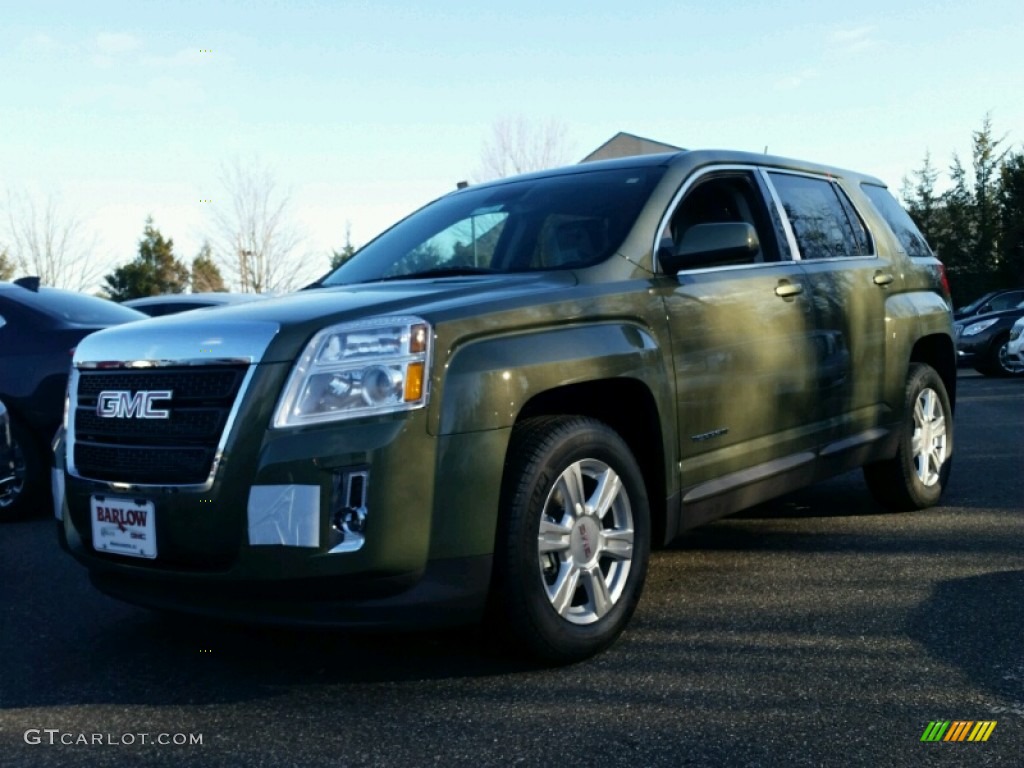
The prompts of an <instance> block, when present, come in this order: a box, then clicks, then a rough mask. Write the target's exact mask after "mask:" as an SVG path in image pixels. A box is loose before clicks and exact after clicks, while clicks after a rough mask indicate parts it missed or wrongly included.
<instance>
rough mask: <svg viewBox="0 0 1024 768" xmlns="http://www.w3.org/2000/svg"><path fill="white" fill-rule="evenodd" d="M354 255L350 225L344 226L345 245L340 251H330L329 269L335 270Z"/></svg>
mask: <svg viewBox="0 0 1024 768" xmlns="http://www.w3.org/2000/svg"><path fill="white" fill-rule="evenodd" d="M355 253H356V247H355V246H354V245H352V225H351V224H349V223H347V222H346V224H345V245H343V246H342V248H341V250H340V251H331V269H337V268H338V267H340V266H341V265H342V264H344V263H345V262H346V261H348V260H349V259H351V258H352V257H353V256H354V255H355Z"/></svg>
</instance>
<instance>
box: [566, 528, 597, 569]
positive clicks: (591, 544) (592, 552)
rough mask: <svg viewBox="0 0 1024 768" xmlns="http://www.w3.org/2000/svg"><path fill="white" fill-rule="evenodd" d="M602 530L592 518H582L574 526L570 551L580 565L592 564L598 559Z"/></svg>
mask: <svg viewBox="0 0 1024 768" xmlns="http://www.w3.org/2000/svg"><path fill="white" fill-rule="evenodd" d="M600 538H601V529H600V528H599V527H598V525H597V522H596V521H595V520H594V519H593V518H592V517H580V518H577V519H576V522H575V523H573V526H572V536H571V537H570V545H569V546H570V549H571V550H572V558H573V560H575V561H576V563H577V564H578V565H583V564H586V563H589V562H591V561H592V560H594V559H595V558H596V557H597V552H598V542H599V540H600Z"/></svg>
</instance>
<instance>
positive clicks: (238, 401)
mask: <svg viewBox="0 0 1024 768" xmlns="http://www.w3.org/2000/svg"><path fill="white" fill-rule="evenodd" d="M145 362H155V361H145ZM161 362H163V363H165V364H166V365H168V366H170V365H176V364H178V363H175V362H174V361H161ZM236 362H238V361H236ZM244 362H247V361H244ZM191 364H192V365H197V363H195V362H193V363H191ZM201 364H205V365H215V364H222V361H213V360H203V361H201ZM126 367H130V366H126ZM152 367H156V366H152ZM255 373H256V363H250V364H249V369H248V370H247V371H246V372H245V377H244V378H243V379H242V383H241V384H240V385H239V387H238V393H237V394H236V395H235V402H234V403H233V404H232V406H231V410H230V411H229V412H228V418H227V421H226V422H225V423H224V430H223V431H222V432H221V436H220V440H219V442H218V443H217V448H216V450H215V451H214V454H213V462H212V464H211V466H210V474H209V476H208V477H207V478H206V481H205V482H203V483H185V484H174V483H118V482H115V481H112V480H99V479H97V478H94V477H86V476H85V475H82V474H79V472H78V469H77V468H76V467H75V415H74V410H75V409H76V408H77V407H78V405H77V404H78V378H79V371H78V367H75V368H73V369H72V370H71V379H70V381H69V383H68V409H69V411H70V413H69V414H68V426H67V450H66V451H65V462H66V464H67V470H68V474H69V475H71V476H72V477H74V478H76V479H78V480H88V481H89V482H92V483H102V484H103V485H106V486H107V487H108V488H110V489H111V490H112V491H119V492H122V493H123V492H130V491H133V490H142V489H154V488H174V489H175V490H179V491H194V492H197V493H205V492H206V491H208V490H210V488H212V487H213V481H214V479H215V478H216V476H217V470H218V469H219V468H220V463H221V461H222V460H223V458H224V448H225V447H226V446H227V441H228V435H229V434H231V430H232V429H233V428H234V425H235V421H236V419H237V418H238V412H239V410H240V409H241V407H242V400H243V399H244V398H245V393H246V392H247V391H248V389H249V384H250V383H251V382H252V377H253V375H254V374H255Z"/></svg>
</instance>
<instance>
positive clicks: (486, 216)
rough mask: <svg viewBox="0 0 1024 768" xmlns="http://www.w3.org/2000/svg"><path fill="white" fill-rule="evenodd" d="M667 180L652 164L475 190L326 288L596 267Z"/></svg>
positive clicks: (403, 230) (382, 243)
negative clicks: (450, 276) (434, 277)
mask: <svg viewBox="0 0 1024 768" xmlns="http://www.w3.org/2000/svg"><path fill="white" fill-rule="evenodd" d="M663 173H664V169H663V168H660V167H650V166H648V167H644V168H622V169H615V170H601V171H581V172H579V173H574V174H569V175H560V176H546V177H542V178H536V179H524V180H522V181H511V182H508V183H505V184H498V185H495V186H487V187H478V188H473V187H470V188H469V189H466V190H463V191H460V192H456V193H453V194H451V195H448V196H447V197H443V198H441V199H440V200H437V201H435V202H433V203H431V204H430V205H428V206H426V207H425V208H422V209H420V210H419V211H417V212H416V213H414V214H412V215H411V216H409V217H408V218H407V219H404V220H403V221H401V222H399V223H398V224H396V225H395V226H394V227H392V228H391V229H389V230H388V231H387V232H385V233H384V234H383V235H381V236H380V237H378V238H377V239H376V240H374V241H373V242H371V243H369V244H368V245H367V246H366V247H364V248H362V249H361V250H360V251H359V252H358V253H356V255H355V256H353V257H352V258H351V259H350V260H349V261H347V262H345V263H344V264H342V265H341V266H340V267H338V269H336V270H335V271H334V272H332V273H331V274H330V275H328V276H327V277H326V278H325V279H324V280H323V281H322V283H320V284H321V285H343V284H347V283H360V282H369V281H373V280H388V279H400V278H403V277H432V276H444V275H465V274H478V273H479V274H483V273H494V272H532V271H541V270H551V269H572V268H576V267H586V266H590V265H591V264H597V263H599V262H601V261H604V260H605V259H607V258H608V257H609V256H611V255H612V254H613V253H615V251H616V250H617V249H618V247H619V246H620V245H621V244H622V241H623V240H624V239H625V237H626V235H627V234H628V232H629V229H630V227H631V226H632V224H633V221H634V220H635V218H636V216H637V214H639V212H640V209H641V208H642V207H643V205H644V203H645V202H646V201H647V198H648V196H649V195H650V193H651V190H652V189H654V185H655V184H656V183H657V182H658V180H659V179H660V178H661V175H662V174H663Z"/></svg>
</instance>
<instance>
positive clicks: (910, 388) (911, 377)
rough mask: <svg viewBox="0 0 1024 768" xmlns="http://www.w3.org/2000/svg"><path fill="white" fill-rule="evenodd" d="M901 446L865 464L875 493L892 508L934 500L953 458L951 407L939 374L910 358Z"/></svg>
mask: <svg viewBox="0 0 1024 768" xmlns="http://www.w3.org/2000/svg"><path fill="white" fill-rule="evenodd" d="M904 398H905V400H904V407H903V413H904V423H903V426H902V428H901V433H900V441H899V449H898V450H897V451H896V455H895V456H894V457H893V458H891V459H886V460H885V461H879V462H875V463H873V464H868V465H866V466H865V467H864V477H865V479H866V480H867V483H868V488H870V489H871V493H872V494H873V495H874V497H875V499H876V500H878V502H879V503H881V504H882V505H883V506H886V507H889V508H890V509H895V510H907V509H924V508H925V507H931V506H934V505H935V504H937V503H938V501H939V498H940V497H941V496H942V492H943V490H944V489H945V487H946V484H947V483H948V482H949V473H950V470H951V468H952V463H953V411H952V408H951V407H950V404H949V395H948V394H947V393H946V385H945V384H943V382H942V378H941V377H940V376H939V374H938V373H936V371H935V369H934V368H932V367H931V366H928V365H924V364H922V363H914V364H912V365H911V366H910V370H909V372H908V375H907V385H906V390H905V392H904Z"/></svg>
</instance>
